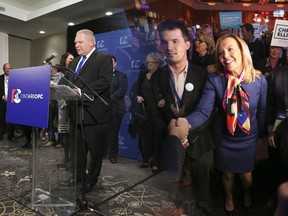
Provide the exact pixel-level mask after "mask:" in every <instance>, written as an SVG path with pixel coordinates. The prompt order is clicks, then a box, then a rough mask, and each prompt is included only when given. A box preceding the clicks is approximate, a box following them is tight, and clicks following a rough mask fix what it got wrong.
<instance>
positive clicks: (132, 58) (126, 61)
mask: <svg viewBox="0 0 288 216" xmlns="http://www.w3.org/2000/svg"><path fill="white" fill-rule="evenodd" d="M146 29H151V26H146ZM143 32H144V31H143ZM95 37H96V42H97V45H96V46H97V50H99V51H102V52H106V53H108V54H111V55H114V56H115V57H116V58H117V69H118V70H119V71H121V72H124V73H126V74H127V78H128V90H127V93H126V96H125V102H126V111H127V112H126V114H125V116H124V118H123V121H122V125H121V129H120V134H119V155H120V156H125V157H129V158H134V159H139V160H140V159H141V154H140V151H139V148H138V136H136V137H135V138H132V137H131V136H130V134H129V133H128V125H129V122H130V116H131V114H130V112H129V108H130V106H131V100H130V97H129V93H130V91H131V88H132V86H133V84H134V83H135V82H136V80H137V78H138V75H139V72H140V70H145V67H144V63H145V59H146V56H147V54H148V53H149V52H152V51H155V49H156V47H155V45H154V44H155V43H154V34H153V31H152V32H151V31H147V33H145V32H144V33H139V29H138V28H127V29H122V30H116V31H111V32H105V33H100V34H96V35H95Z"/></svg>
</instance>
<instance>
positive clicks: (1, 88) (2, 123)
mask: <svg viewBox="0 0 288 216" xmlns="http://www.w3.org/2000/svg"><path fill="white" fill-rule="evenodd" d="M10 70H11V65H10V64H9V63H5V64H3V72H4V74H2V75H0V97H1V100H0V141H2V140H3V137H4V132H5V129H7V139H8V140H9V141H17V140H16V139H15V138H14V125H13V124H11V123H6V106H7V98H8V83H9V72H10Z"/></svg>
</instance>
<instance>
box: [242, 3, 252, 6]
mask: <svg viewBox="0 0 288 216" xmlns="http://www.w3.org/2000/svg"><path fill="white" fill-rule="evenodd" d="M242 5H243V6H244V7H249V6H250V4H249V3H243V4H242Z"/></svg>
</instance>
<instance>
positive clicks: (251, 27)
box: [240, 23, 254, 35]
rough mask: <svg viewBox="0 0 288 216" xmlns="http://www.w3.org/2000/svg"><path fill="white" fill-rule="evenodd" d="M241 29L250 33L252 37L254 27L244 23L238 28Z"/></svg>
mask: <svg viewBox="0 0 288 216" xmlns="http://www.w3.org/2000/svg"><path fill="white" fill-rule="evenodd" d="M240 27H241V28H243V27H244V28H245V29H246V31H248V32H249V31H251V32H252V35H254V27H253V25H252V24H251V23H244V24H243V25H241V26H240Z"/></svg>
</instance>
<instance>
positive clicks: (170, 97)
mask: <svg viewBox="0 0 288 216" xmlns="http://www.w3.org/2000/svg"><path fill="white" fill-rule="evenodd" d="M207 75H208V73H207V70H206V69H204V68H201V67H199V66H197V65H193V64H190V63H189V67H188V72H187V77H186V82H185V84H187V83H192V84H193V86H194V89H193V90H192V91H188V90H187V89H186V88H184V93H183V97H182V100H181V105H182V106H181V108H180V110H182V111H181V113H182V114H181V117H184V116H187V115H189V114H190V113H192V112H193V111H194V110H195V109H196V107H197V105H198V102H199V101H200V98H201V95H202V90H203V88H204V86H205V82H206V79H207ZM169 79H170V69H169V67H168V66H165V67H164V68H163V72H162V73H161V75H160V74H159V78H158V80H159V82H158V84H157V86H156V87H154V90H155V91H156V92H155V93H154V94H155V95H156V96H157V97H158V101H159V99H160V98H164V99H165V100H166V104H165V108H164V109H162V111H163V112H164V116H165V118H166V120H167V123H168V121H170V120H171V119H172V118H177V116H175V115H174V114H173V112H172V111H171V106H175V97H174V94H173V90H172V88H171V84H170V80H169ZM209 123H210V122H207V124H204V125H203V126H202V127H200V128H199V129H197V130H195V131H193V132H190V134H189V136H188V140H189V143H190V146H189V147H188V149H187V150H186V152H187V154H188V155H189V156H190V157H191V158H193V159H195V160H197V159H199V158H200V157H201V156H202V155H203V154H204V153H206V152H208V151H211V150H212V149H213V148H214V143H213V140H212V137H211V135H210V130H209V128H208V126H209ZM192 127H193V126H192Z"/></svg>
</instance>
